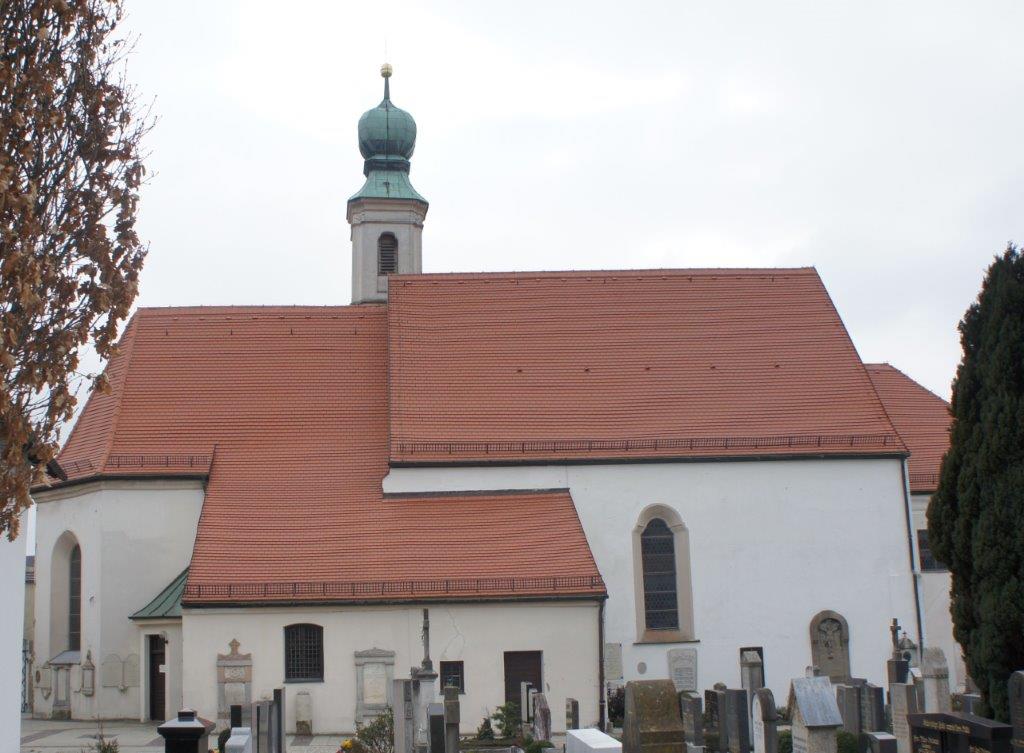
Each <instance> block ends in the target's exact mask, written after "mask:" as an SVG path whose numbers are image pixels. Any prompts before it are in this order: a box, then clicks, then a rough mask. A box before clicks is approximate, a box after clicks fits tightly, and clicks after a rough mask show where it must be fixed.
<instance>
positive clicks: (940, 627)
mask: <svg viewBox="0 0 1024 753" xmlns="http://www.w3.org/2000/svg"><path fill="white" fill-rule="evenodd" d="M930 499H931V495H930V494H914V495H913V496H912V497H911V505H912V506H913V511H914V529H915V531H924V530H927V529H928V502H929V500H930ZM915 535H916V534H915ZM914 568H915V570H916V571H917V572H918V577H919V578H920V583H921V605H922V610H923V612H924V631H925V636H926V643H927V645H929V646H938V647H939V648H941V649H942V651H943V653H944V654H945V655H946V662H947V663H948V664H949V679H950V686H951V687H952V689H953V690H954V691H963V690H966V688H967V667H966V665H965V664H964V657H963V649H962V648H961V647H960V644H959V643H957V642H956V639H955V638H954V637H953V618H952V617H951V616H950V613H949V591H950V588H952V585H953V584H952V579H951V578H950V575H949V571H948V570H931V571H928V570H921V560H920V557H918V558H917V559H915V560H914Z"/></svg>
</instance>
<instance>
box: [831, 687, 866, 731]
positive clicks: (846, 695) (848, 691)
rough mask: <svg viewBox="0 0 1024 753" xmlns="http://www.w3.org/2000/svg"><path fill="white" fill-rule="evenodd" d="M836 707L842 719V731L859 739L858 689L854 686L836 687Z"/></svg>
mask: <svg viewBox="0 0 1024 753" xmlns="http://www.w3.org/2000/svg"><path fill="white" fill-rule="evenodd" d="M836 705H837V706H839V715H840V716H841V717H842V718H843V731H845V732H849V733H850V734H851V735H854V736H856V737H860V733H861V719H860V688H859V687H856V686H854V685H836Z"/></svg>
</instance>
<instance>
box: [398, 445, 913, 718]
mask: <svg viewBox="0 0 1024 753" xmlns="http://www.w3.org/2000/svg"><path fill="white" fill-rule="evenodd" d="M901 467H902V461H901V460H898V459H827V460H826V459H809V460H777V461H760V462H755V461H736V462H686V463H636V464H609V465H568V466H555V465H549V466H519V467H478V468H396V469H393V470H392V471H391V473H390V474H389V475H388V477H387V478H386V479H385V480H384V490H385V492H389V493H397V492H421V491H442V490H445V491H448V490H452V491H454V490H482V489H528V488H555V487H567V488H569V490H570V492H571V494H572V498H573V500H574V501H575V503H576V509H577V511H578V513H579V516H580V519H581V521H582V524H583V528H584V531H585V532H586V535H587V539H588V541H589V543H590V547H591V549H592V551H593V552H594V556H595V559H596V560H597V565H598V568H599V569H600V571H601V574H602V576H603V577H604V580H605V583H606V585H607V587H608V594H609V599H608V604H607V607H606V640H607V641H609V642H616V643H622V649H623V663H624V668H625V673H626V679H627V680H630V679H659V678H666V677H667V676H668V660H667V651H668V650H669V649H671V648H678V647H680V646H682V645H686V646H690V647H693V648H696V649H697V651H698V658H699V662H698V684H699V687H700V688H709V687H711V686H712V685H713V684H714V683H715V682H718V681H722V682H725V683H727V684H728V685H729V686H730V687H739V686H740V671H739V648H740V647H741V646H763V647H764V652H765V675H766V681H767V684H768V685H769V687H771V689H772V691H773V692H774V693H775V696H776V697H777V698H783V697H785V693H786V692H787V691H788V685H789V680H790V678H793V677H798V676H803V674H804V668H805V667H806V666H807V665H808V664H809V663H810V661H811V647H810V637H809V623H810V620H811V618H812V617H813V616H814V615H815V614H817V613H818V612H819V611H821V610H824V609H832V610H835V611H837V612H839V613H841V614H842V615H843V616H845V617H846V619H847V620H848V622H849V625H850V634H851V638H850V653H851V663H852V671H853V674H854V675H855V676H861V677H866V678H868V679H869V680H871V681H872V682H875V683H877V684H884V680H885V661H886V659H888V658H889V655H890V653H891V643H890V637H889V631H888V624H889V620H890V619H891V618H892V617H896V618H898V619H899V621H900V624H901V625H903V626H905V627H906V628H907V630H908V632H909V633H910V634H911V635H916V632H917V629H916V625H917V622H916V614H915V605H914V591H913V574H912V572H911V568H910V556H909V554H908V543H907V524H906V502H905V497H904V494H903V488H904V487H903V478H902V474H901ZM655 503H660V504H664V505H668V506H671V507H673V508H674V509H676V510H677V511H678V512H679V514H680V516H681V517H682V520H683V522H684V524H685V525H686V527H687V528H688V529H689V532H690V534H689V535H690V547H691V566H692V571H693V598H694V615H695V628H696V638H697V639H698V640H697V642H695V643H690V644H643V645H641V644H638V643H636V642H635V641H636V617H635V604H634V585H633V555H632V544H631V535H632V530H633V527H634V526H635V525H636V521H637V519H638V517H639V515H640V512H641V511H642V510H643V509H644V508H645V507H647V506H648V505H651V504H655ZM641 662H643V663H645V664H646V666H647V669H646V672H645V673H644V674H643V675H641V674H640V673H639V671H638V665H639V664H640V663H641ZM552 708H556V706H554V705H552Z"/></svg>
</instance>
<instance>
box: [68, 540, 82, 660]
mask: <svg viewBox="0 0 1024 753" xmlns="http://www.w3.org/2000/svg"><path fill="white" fill-rule="evenodd" d="M81 649H82V548H81V547H80V546H78V544H75V546H74V548H73V549H72V550H71V556H70V557H69V558H68V650H69V651H80V650H81Z"/></svg>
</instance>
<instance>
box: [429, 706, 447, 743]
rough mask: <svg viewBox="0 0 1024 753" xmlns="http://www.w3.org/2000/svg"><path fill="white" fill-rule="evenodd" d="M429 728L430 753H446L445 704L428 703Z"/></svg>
mask: <svg viewBox="0 0 1024 753" xmlns="http://www.w3.org/2000/svg"><path fill="white" fill-rule="evenodd" d="M427 730H428V731H429V738H428V739H429V748H428V750H429V751H430V753H445V750H444V742H445V741H444V704H443V703H436V702H432V703H428V704H427Z"/></svg>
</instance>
